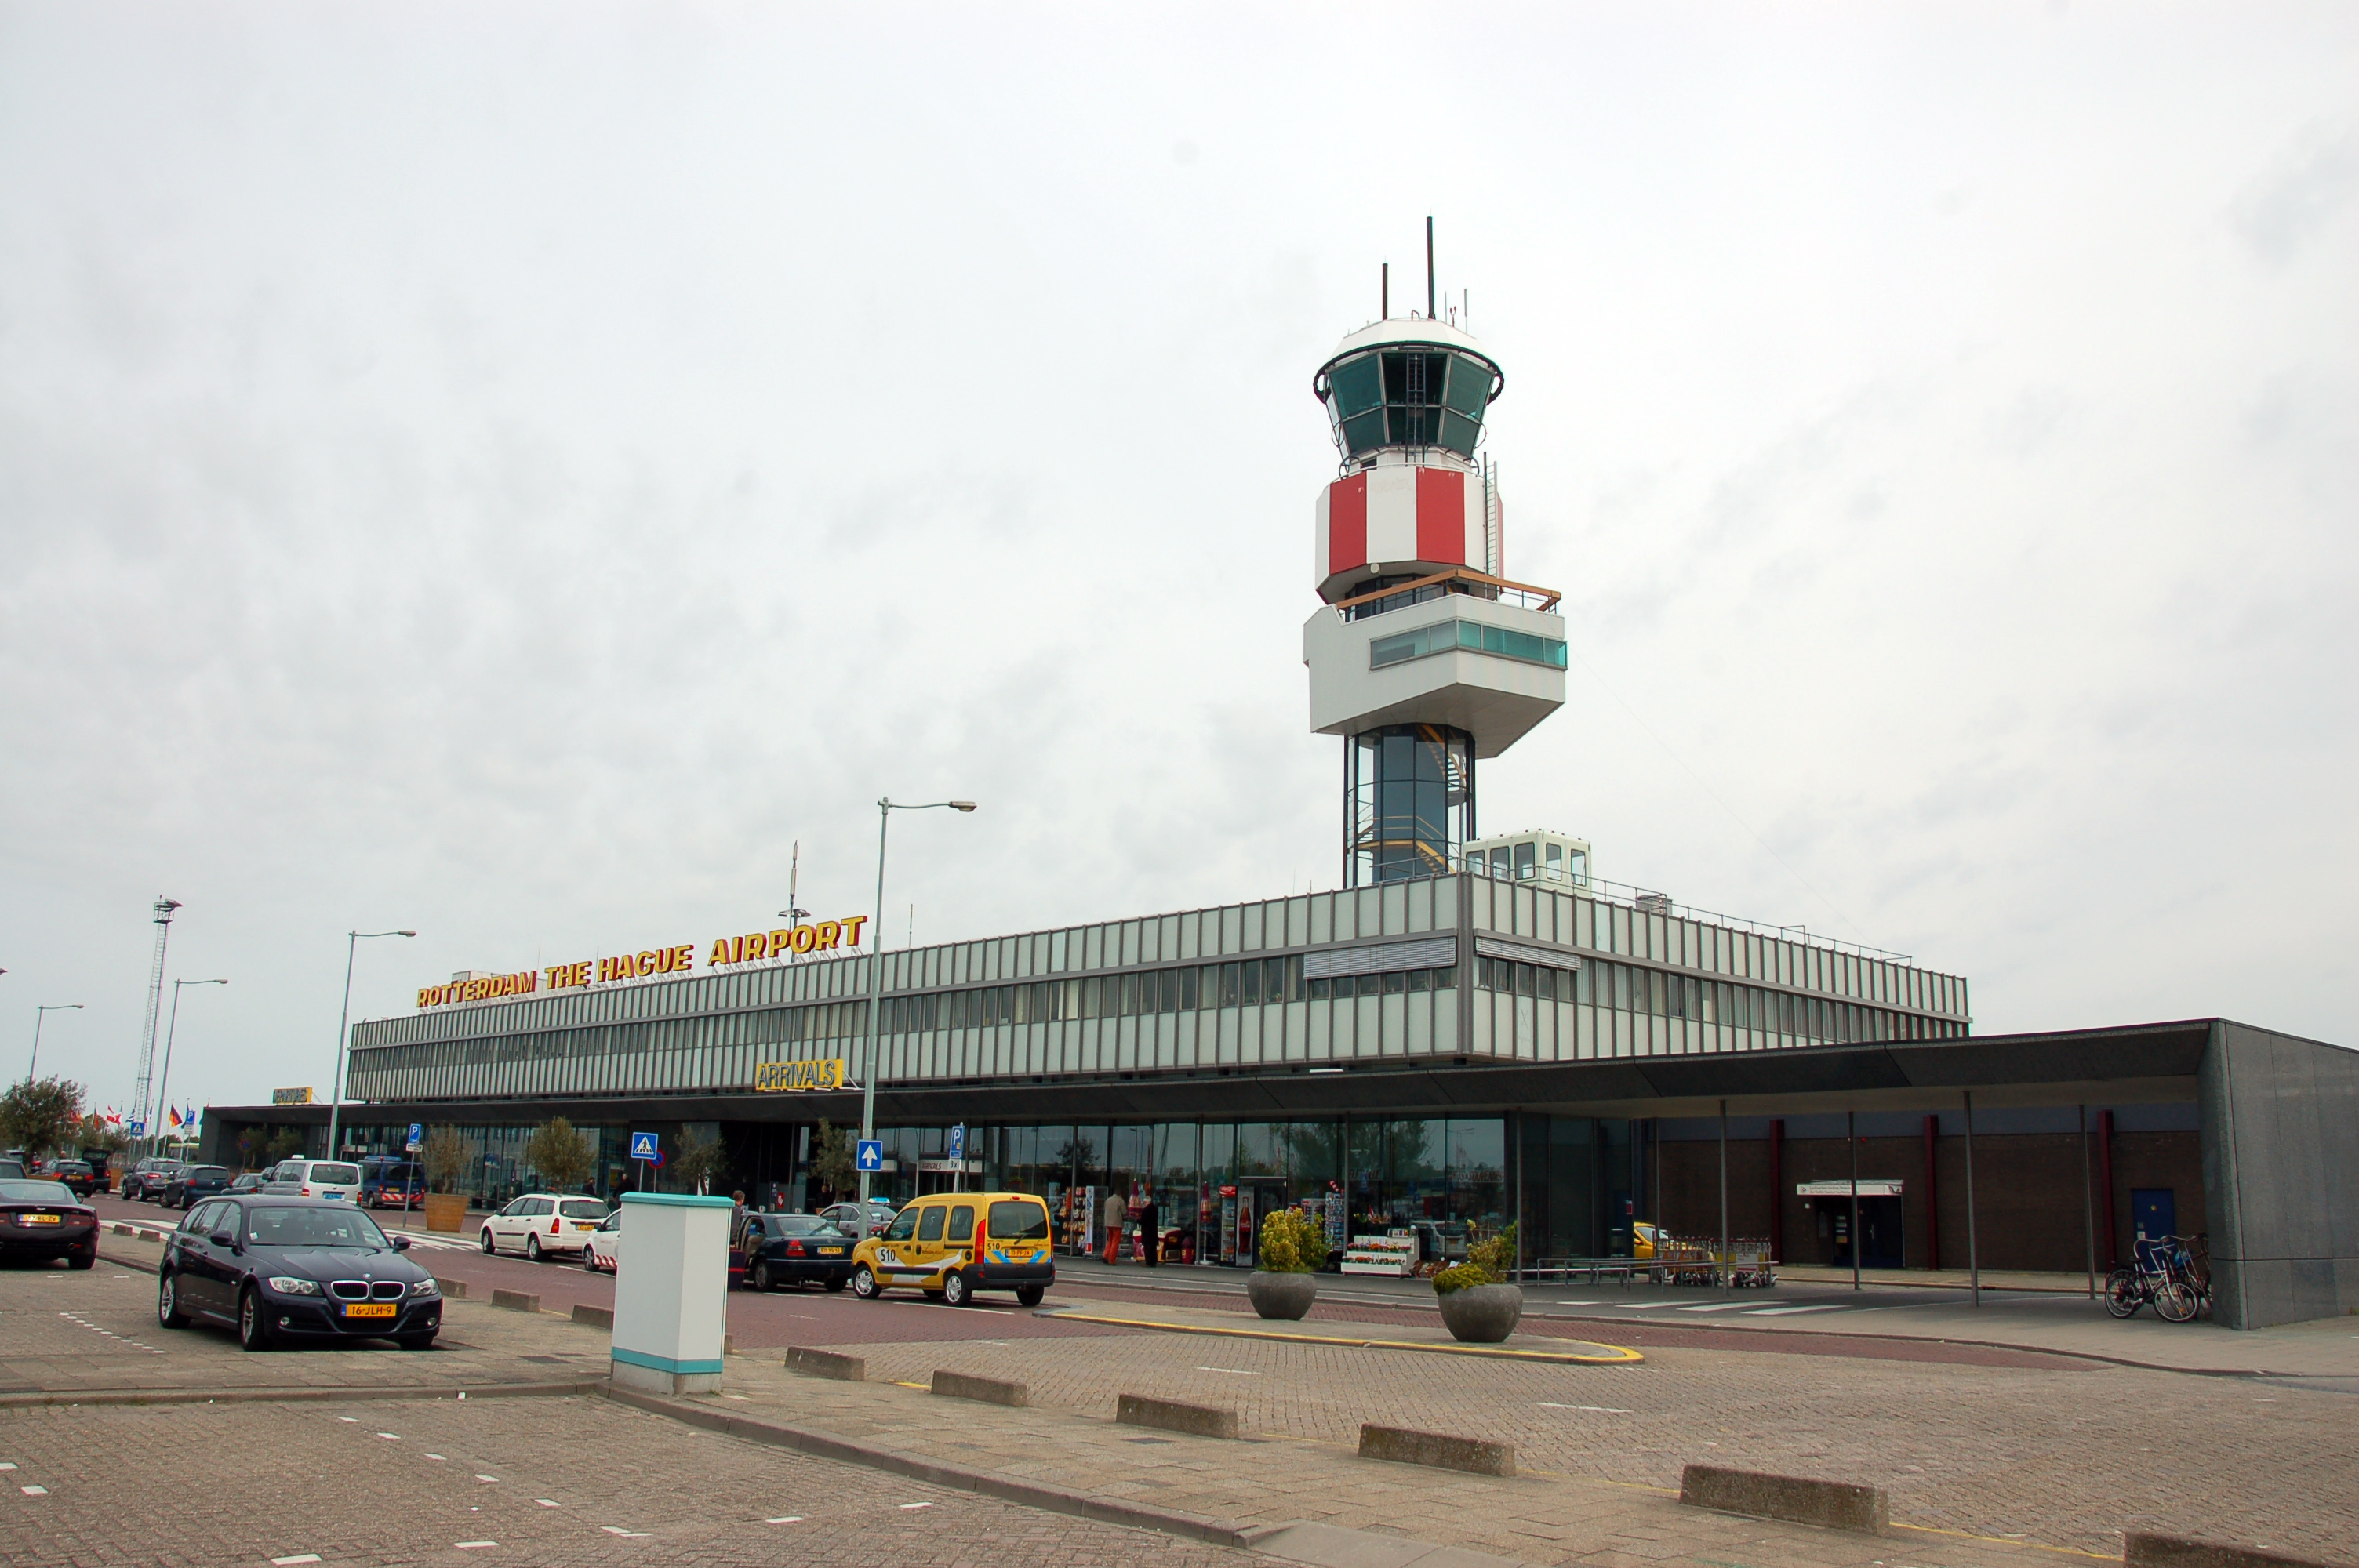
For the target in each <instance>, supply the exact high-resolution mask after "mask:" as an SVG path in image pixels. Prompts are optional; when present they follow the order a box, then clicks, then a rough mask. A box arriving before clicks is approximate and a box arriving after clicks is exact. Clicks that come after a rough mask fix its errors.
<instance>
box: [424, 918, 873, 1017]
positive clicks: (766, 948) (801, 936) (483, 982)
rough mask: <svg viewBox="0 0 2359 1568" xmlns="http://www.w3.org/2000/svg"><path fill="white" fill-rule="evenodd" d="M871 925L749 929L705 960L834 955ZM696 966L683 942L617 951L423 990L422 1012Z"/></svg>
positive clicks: (691, 946) (691, 948) (723, 962)
mask: <svg viewBox="0 0 2359 1568" xmlns="http://www.w3.org/2000/svg"><path fill="white" fill-rule="evenodd" d="M867 924H868V916H866V915H864V914H854V915H848V916H846V917H845V918H844V919H842V920H822V921H820V922H819V923H818V924H817V925H788V926H782V927H780V928H779V929H777V930H775V931H749V932H747V933H746V934H745V935H743V936H716V937H714V938H713V939H712V949H711V951H710V952H708V953H707V954H706V956H705V959H704V965H705V968H709V969H719V968H727V967H729V966H731V965H733V964H752V963H758V962H760V961H761V960H762V959H765V958H783V957H787V956H788V955H789V954H795V955H801V954H807V953H830V952H834V951H836V950H837V949H839V948H844V947H857V946H860V928H861V927H862V926H864V925H867ZM695 968H696V944H695V943H693V942H682V943H679V945H677V946H670V947H650V948H647V949H646V950H644V951H641V952H637V953H616V954H614V955H612V956H611V957H603V958H582V959H579V960H577V961H575V962H573V963H570V964H550V965H549V966H547V967H546V968H538V969H519V970H517V971H516V973H515V974H512V975H477V976H474V977H473V978H472V979H463V980H452V981H451V983H450V984H449V985H446V986H420V987H419V989H418V1005H419V1007H421V1008H425V1007H451V1006H455V1005H456V1004H458V1003H460V1002H466V1001H492V1000H496V999H498V998H500V997H509V996H531V995H534V994H536V993H537V992H539V991H544V990H552V991H560V990H578V989H582V988H583V987H586V986H591V985H602V986H603V985H612V984H614V982H615V981H617V980H645V979H655V978H657V977H658V976H662V975H685V974H688V973H690V972H691V971H693V970H694V969H695ZM593 976H594V977H595V978H594V979H593V978H592V977H593Z"/></svg>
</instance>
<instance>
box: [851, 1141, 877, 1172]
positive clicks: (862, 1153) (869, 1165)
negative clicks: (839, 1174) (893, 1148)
mask: <svg viewBox="0 0 2359 1568" xmlns="http://www.w3.org/2000/svg"><path fill="white" fill-rule="evenodd" d="M852 1162H853V1164H854V1165H856V1166H858V1167H859V1168H860V1169H861V1170H864V1171H881V1170H883V1169H884V1168H885V1141H884V1140H883V1139H881V1138H862V1139H857V1140H855V1141H853V1151H852Z"/></svg>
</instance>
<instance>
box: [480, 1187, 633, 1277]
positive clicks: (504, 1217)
mask: <svg viewBox="0 0 2359 1568" xmlns="http://www.w3.org/2000/svg"><path fill="white" fill-rule="evenodd" d="M605 1217H606V1206H605V1205H604V1204H603V1203H600V1202H599V1201H598V1200H597V1199H596V1198H584V1197H568V1196H566V1195H564V1194H563V1193H527V1194H526V1195H524V1196H522V1197H520V1198H518V1199H516V1201H515V1202H514V1203H512V1204H510V1205H508V1206H507V1207H506V1208H504V1209H502V1210H500V1211H499V1213H497V1214H495V1215H492V1216H490V1217H487V1218H485V1219H484V1225H483V1228H482V1229H481V1230H480V1231H478V1232H477V1233H476V1236H477V1239H478V1240H479V1241H480V1242H481V1244H482V1246H483V1249H484V1251H486V1252H521V1253H523V1254H524V1255H525V1256H526V1257H527V1258H529V1259H531V1260H533V1261H534V1262H536V1263H538V1262H539V1261H540V1260H541V1259H542V1258H543V1257H544V1256H546V1255H548V1254H549V1253H552V1252H577V1253H578V1252H580V1251H581V1250H582V1244H583V1243H584V1242H586V1241H587V1240H588V1239H589V1238H590V1233H591V1232H592V1231H593V1230H595V1229H597V1228H598V1226H599V1223H600V1222H601V1221H603V1219H604V1218H605Z"/></svg>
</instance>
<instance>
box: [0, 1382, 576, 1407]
mask: <svg viewBox="0 0 2359 1568" xmlns="http://www.w3.org/2000/svg"><path fill="white" fill-rule="evenodd" d="M604 1388H605V1385H604V1384H603V1383H597V1382H579V1383H489V1384H484V1383H470V1384H468V1385H467V1386H466V1387H464V1388H462V1387H460V1386H459V1385H458V1384H456V1383H443V1384H440V1385H436V1386H433V1387H429V1388H419V1387H411V1388H400V1389H354V1388H337V1389H302V1388H281V1389H84V1390H79V1391H76V1390H60V1391H59V1392H55V1393H39V1394H0V1410H28V1409H38V1408H41V1407H44V1406H51V1405H255V1404H261V1405H274V1404H319V1403H325V1402H334V1401H343V1402H352V1401H365V1400H456V1399H458V1398H459V1397H460V1396H461V1395H462V1394H463V1395H465V1396H466V1397H467V1398H468V1399H471V1400H513V1399H571V1398H574V1397H576V1396H579V1395H582V1394H595V1393H600V1392H602V1391H603V1390H604Z"/></svg>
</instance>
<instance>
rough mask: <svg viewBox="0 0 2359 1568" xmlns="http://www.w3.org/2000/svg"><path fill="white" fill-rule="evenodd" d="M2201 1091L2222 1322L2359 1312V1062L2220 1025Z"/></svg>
mask: <svg viewBox="0 0 2359 1568" xmlns="http://www.w3.org/2000/svg"><path fill="white" fill-rule="evenodd" d="M2197 1082H2198V1090H2199V1095H2200V1098H2201V1106H2202V1113H2203V1188H2204V1196H2205V1198H2206V1200H2207V1201H2206V1206H2207V1208H2208V1209H2209V1210H2210V1212H2211V1220H2212V1278H2213V1281H2214V1284H2215V1288H2216V1291H2217V1296H2216V1298H2215V1301H2214V1303H2213V1312H2214V1314H2215V1315H2216V1317H2217V1318H2218V1320H2219V1321H2220V1322H2222V1323H2223V1324H2225V1325H2228V1326H2229V1327H2231V1328H2267V1326H2269V1325H2271V1324H2277V1323H2298V1322H2301V1321H2303V1320H2305V1319H2310V1318H2320V1317H2333V1316H2339V1315H2341V1314H2344V1313H2348V1312H2352V1311H2354V1310H2359V1051H2346V1050H2343V1049H2341V1048H2340V1047H2337V1046H2332V1045H2322V1044H2318V1043H2317V1042H2315V1041H2310V1040H2302V1039H2298V1038H2296V1037H2295V1036H2292V1035H2289V1034H2276V1033H2270V1032H2269V1031H2267V1030H2265V1029H2253V1028H2249V1027H2247V1026H2246V1025H2244V1024H2241V1023H2230V1022H2225V1021H2224V1020H2223V1021H2221V1022H2216V1023H2214V1024H2213V1025H2212V1041H2211V1044H2209V1045H2208V1046H2206V1047H2205V1049H2204V1052H2203V1062H2202V1065H2201V1068H2200V1069H2199V1071H2198V1075H2197Z"/></svg>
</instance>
